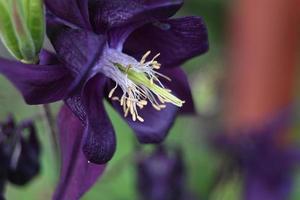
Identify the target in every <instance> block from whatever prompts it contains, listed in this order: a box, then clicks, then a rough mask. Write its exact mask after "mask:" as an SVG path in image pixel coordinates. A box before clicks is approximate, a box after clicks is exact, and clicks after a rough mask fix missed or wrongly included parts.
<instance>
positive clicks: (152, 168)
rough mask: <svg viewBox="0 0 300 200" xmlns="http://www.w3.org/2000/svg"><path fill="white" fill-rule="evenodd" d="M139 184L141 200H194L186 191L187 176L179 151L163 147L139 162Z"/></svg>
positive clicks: (142, 157)
mask: <svg viewBox="0 0 300 200" xmlns="http://www.w3.org/2000/svg"><path fill="white" fill-rule="evenodd" d="M137 169H138V176H137V178H138V179H137V184H138V190H139V194H140V198H141V200H192V199H195V198H192V196H191V195H190V194H188V192H187V190H186V180H185V179H186V174H185V166H184V161H183V158H182V153H181V151H180V150H179V149H171V148H169V149H166V148H165V147H163V146H159V147H157V149H156V150H155V151H154V153H152V154H151V155H147V156H146V155H143V154H142V155H141V157H140V158H139V160H138V165H137Z"/></svg>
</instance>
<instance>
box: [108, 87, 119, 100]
mask: <svg viewBox="0 0 300 200" xmlns="http://www.w3.org/2000/svg"><path fill="white" fill-rule="evenodd" d="M117 87H118V84H116V86H115V87H114V88H113V89H111V91H110V92H109V94H108V98H111V97H112V95H113V94H114V92H115V91H116V89H117Z"/></svg>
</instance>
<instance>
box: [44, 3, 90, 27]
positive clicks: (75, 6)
mask: <svg viewBox="0 0 300 200" xmlns="http://www.w3.org/2000/svg"><path fill="white" fill-rule="evenodd" d="M45 4H46V6H47V9H48V10H49V11H50V12H52V13H53V14H54V15H55V16H56V17H58V18H61V19H62V20H65V21H67V22H68V23H72V24H74V25H76V26H79V27H81V28H84V29H91V25H90V22H89V13H88V0H45Z"/></svg>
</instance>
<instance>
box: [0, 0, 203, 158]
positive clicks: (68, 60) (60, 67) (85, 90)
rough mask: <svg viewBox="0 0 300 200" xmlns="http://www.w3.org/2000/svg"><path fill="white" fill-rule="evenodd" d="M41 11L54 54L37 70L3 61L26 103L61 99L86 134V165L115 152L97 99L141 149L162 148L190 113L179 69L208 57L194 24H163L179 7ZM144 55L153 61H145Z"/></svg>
mask: <svg viewBox="0 0 300 200" xmlns="http://www.w3.org/2000/svg"><path fill="white" fill-rule="evenodd" d="M46 5H47V8H48V10H49V11H48V13H49V14H48V16H47V20H48V25H47V29H48V31H47V32H48V36H49V38H50V40H51V42H52V44H53V46H54V48H55V50H56V53H57V55H55V56H54V55H52V54H50V53H48V52H45V51H44V52H42V53H41V56H40V65H39V66H35V65H23V64H20V63H16V62H12V61H7V60H3V59H1V66H0V68H1V69H0V71H1V72H2V73H3V74H4V75H6V77H7V78H9V79H10V80H11V81H12V82H13V83H14V84H15V85H16V86H17V87H18V88H19V89H20V91H21V92H22V93H23V96H24V98H25V100H26V102H27V103H29V104H42V103H50V102H54V101H58V100H61V99H62V100H65V102H66V104H67V105H68V107H69V108H70V109H71V110H72V111H73V113H75V114H76V116H78V118H79V119H80V120H81V121H82V124H83V125H84V127H85V129H84V133H83V135H84V136H83V139H84V141H83V144H82V145H83V151H84V153H85V155H86V157H87V158H88V160H89V161H91V162H94V163H99V164H100V163H106V162H107V161H108V160H110V159H111V157H112V155H113V153H114V151H115V134H114V130H113V127H112V124H111V122H110V120H109V119H108V116H107V114H106V112H105V109H104V107H103V102H102V99H103V98H106V99H107V100H108V101H109V102H110V103H111V104H112V106H113V107H114V108H115V109H116V110H117V111H119V112H120V113H121V115H122V116H124V119H125V120H126V121H127V122H128V124H129V125H130V126H131V127H132V128H133V130H134V131H135V133H136V134H137V137H138V139H139V141H141V142H143V143H158V142H161V141H162V140H163V139H164V138H165V136H166V134H167V132H168V130H169V128H170V127H171V125H172V123H173V121H174V118H175V115H176V114H177V112H178V111H180V112H181V113H191V112H194V107H193V102H192V97H191V92H190V88H189V85H188V82H187V79H186V76H185V74H184V72H183V71H182V70H181V69H180V68H179V67H178V66H179V65H180V64H182V63H183V62H184V61H186V60H188V59H190V58H192V57H194V56H197V55H200V54H202V53H204V52H205V51H207V49H208V41H207V30H206V27H205V25H204V23H203V21H202V19H201V18H199V17H184V18H178V19H168V18H169V17H170V16H172V15H173V14H174V13H175V12H176V11H177V10H178V9H179V8H180V7H181V5H182V1H179V0H176V1H173V0H172V1H170V0H169V1H167V0H152V1H141V0H139V1H124V0H122V1H117V0H115V1H108V0H107V1H106V0H104V1H87V0H84V1H80V2H79V1H74V0H63V1H61V0H59V1H58V0H57V1H56V0H51V1H50V0H49V1H46ZM149 50H150V51H152V52H153V53H154V54H153V55H155V56H154V57H153V58H150V59H148V58H149V57H148V56H150V55H149V54H150V51H149ZM159 53H160V56H159ZM158 56H159V57H158ZM169 79H171V80H172V81H169ZM169 89H170V90H172V93H171V92H170V90H169ZM180 107H181V108H180ZM179 108H180V109H179ZM129 116H131V117H129Z"/></svg>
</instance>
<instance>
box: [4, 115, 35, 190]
mask: <svg viewBox="0 0 300 200" xmlns="http://www.w3.org/2000/svg"><path fill="white" fill-rule="evenodd" d="M25 130H28V131H29V136H28V138H24V135H23V133H24V131H25ZM18 131H19V133H18V134H19V135H20V137H21V138H20V141H19V142H20V143H18V144H19V145H17V146H16V147H15V148H16V149H15V150H17V149H18V148H20V154H19V156H18V157H17V159H16V160H14V159H12V160H11V163H10V166H9V169H8V179H9V181H10V182H12V183H14V184H16V185H24V184H26V183H28V182H29V181H30V180H31V179H32V178H33V177H35V176H36V175H37V174H38V173H39V171H40V151H41V150H40V144H39V140H38V138H37V133H36V128H35V126H34V124H33V122H32V121H31V120H30V121H25V122H23V123H22V125H21V126H20V127H19V128H18ZM13 158H14V157H13Z"/></svg>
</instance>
